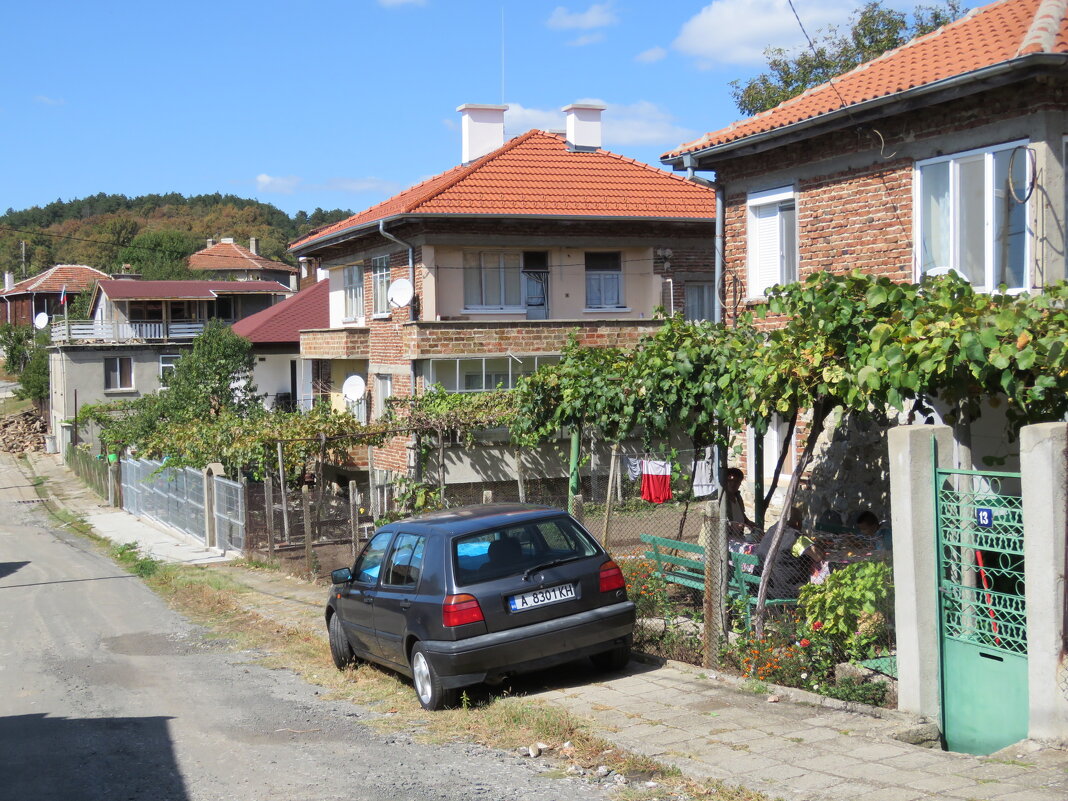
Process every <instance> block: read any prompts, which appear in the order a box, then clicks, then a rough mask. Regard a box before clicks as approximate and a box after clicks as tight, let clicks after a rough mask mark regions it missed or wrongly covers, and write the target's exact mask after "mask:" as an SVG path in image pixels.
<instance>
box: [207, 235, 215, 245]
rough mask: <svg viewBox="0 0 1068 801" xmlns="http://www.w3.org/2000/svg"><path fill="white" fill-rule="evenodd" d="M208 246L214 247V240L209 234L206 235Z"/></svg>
mask: <svg viewBox="0 0 1068 801" xmlns="http://www.w3.org/2000/svg"><path fill="white" fill-rule="evenodd" d="M208 247H209V248H213V247H215V240H214V239H212V238H211V237H210V236H209V237H208Z"/></svg>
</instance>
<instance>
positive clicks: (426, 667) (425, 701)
mask: <svg viewBox="0 0 1068 801" xmlns="http://www.w3.org/2000/svg"><path fill="white" fill-rule="evenodd" d="M410 662H411V668H412V683H413V684H414V685H415V697H416V698H418V699H419V704H420V705H421V706H422V707H423V709H426V710H428V711H430V712H436V711H438V710H439V709H445V708H446V707H449V706H453V705H454V704H455V703H456V690H455V689H449V688H445V687H443V686H442V685H441V677H440V676H438V673H437V671H436V670H434V664H433V663H432V662H431V661H430V660H429V659H428V658H427V655H426V650H425V649H424V648H423V644H422V643H418V642H417V643H416V644H415V647H414V648H412V656H411V660H410Z"/></svg>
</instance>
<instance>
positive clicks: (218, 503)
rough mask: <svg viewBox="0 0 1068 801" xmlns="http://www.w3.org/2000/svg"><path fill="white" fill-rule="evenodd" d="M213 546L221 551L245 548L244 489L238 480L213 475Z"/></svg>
mask: <svg viewBox="0 0 1068 801" xmlns="http://www.w3.org/2000/svg"><path fill="white" fill-rule="evenodd" d="M212 481H213V482H214V494H215V546H216V547H217V548H221V549H222V550H223V551H229V550H234V551H243V550H244V549H245V490H244V487H242V486H241V484H240V482H237V481H231V480H230V479H228V478H223V477H222V476H213V477H212Z"/></svg>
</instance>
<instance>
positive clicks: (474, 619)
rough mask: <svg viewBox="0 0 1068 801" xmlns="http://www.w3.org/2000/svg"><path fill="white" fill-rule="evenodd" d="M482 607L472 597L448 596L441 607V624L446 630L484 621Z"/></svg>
mask: <svg viewBox="0 0 1068 801" xmlns="http://www.w3.org/2000/svg"><path fill="white" fill-rule="evenodd" d="M485 619H486V618H485V617H483V616H482V607H481V606H479V605H478V600H477V599H476V598H475V596H473V595H449V596H446V598H445V603H444V604H442V605H441V623H442V625H443V626H445V627H446V628H453V627H454V626H463V625H464V624H466V623H478V622H480V621H483V620H485Z"/></svg>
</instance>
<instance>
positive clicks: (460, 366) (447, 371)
mask: <svg viewBox="0 0 1068 801" xmlns="http://www.w3.org/2000/svg"><path fill="white" fill-rule="evenodd" d="M501 359H504V360H505V361H507V362H508V372H507V373H504V372H498V371H496V370H487V369H486V362H487V361H498V360H501ZM517 359H518V362H517V361H516V360H517ZM531 361H533V365H531V363H530V362H531ZM559 361H560V357H559V356H557V355H549V356H522V357H520V356H516V357H515V358H514V359H513V358H510V357H509V356H508V355H507V354H503V355H501V356H491V357H480V356H475V357H469V358H466V359H465V358H458V359H431V360H430V375H429V377H428V381H427V383H428V384H431V385H433V384H439V385H441V386H445V384H444V382H443V381H442V380H441V378H442V377H443V376H445V375H448V376H449V377H450V378H451V381H450V383H451V384H452V386H453V387H456V388H457V389H454V390H452V391H453V392H459V393H468V392H492V391H493V390H495V389H497V385H498V384H500V385H501V386H502V387H503V388H504V389H514V388H515V385H516V382H517V381H518V380H519V379H520V378H521V377H523V376H526V375H531V373H533V372H536V371H537V370H538V368H540V367H541V366H542V365H545V364H557V363H559ZM471 367H476V369H475V370H471V369H464V368H471ZM472 384H479V385H480V386H478V387H472V386H471V385H472Z"/></svg>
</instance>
